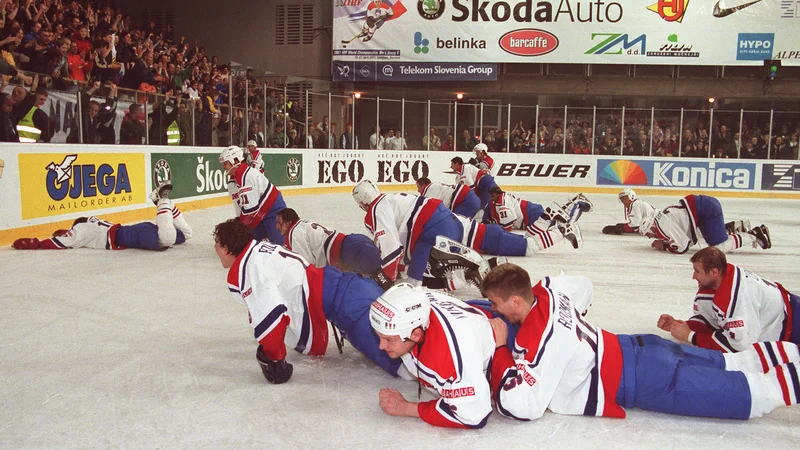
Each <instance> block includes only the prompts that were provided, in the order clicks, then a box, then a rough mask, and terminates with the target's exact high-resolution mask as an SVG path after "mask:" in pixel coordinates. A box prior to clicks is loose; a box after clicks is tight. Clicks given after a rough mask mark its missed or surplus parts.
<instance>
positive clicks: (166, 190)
mask: <svg viewBox="0 0 800 450" xmlns="http://www.w3.org/2000/svg"><path fill="white" fill-rule="evenodd" d="M170 194H172V183H170V182H169V181H165V182H164V183H162V184H160V185H159V186H158V187H157V188H155V189H153V192H151V193H150V195H149V196H148V197H149V198H150V201H152V202H153V204H154V205H157V204H158V201H159V200H161V199H162V198H169V196H170Z"/></svg>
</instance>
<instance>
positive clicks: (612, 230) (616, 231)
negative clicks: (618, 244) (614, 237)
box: [603, 223, 625, 234]
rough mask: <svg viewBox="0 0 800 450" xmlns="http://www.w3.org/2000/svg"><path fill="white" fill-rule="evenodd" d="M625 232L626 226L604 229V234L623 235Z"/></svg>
mask: <svg viewBox="0 0 800 450" xmlns="http://www.w3.org/2000/svg"><path fill="white" fill-rule="evenodd" d="M624 232H625V224H624V223H618V224H616V225H606V226H605V227H603V234H622V233H624Z"/></svg>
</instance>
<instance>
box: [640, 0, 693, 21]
mask: <svg viewBox="0 0 800 450" xmlns="http://www.w3.org/2000/svg"><path fill="white" fill-rule="evenodd" d="M688 6H689V0H658V3H653V4H652V5H650V6H648V7H647V9H648V10H650V11H653V12H654V13H656V14H658V15H659V16H660V17H661V18H662V19H664V20H666V21H667V22H683V16H684V15H685V14H686V8H687V7H688Z"/></svg>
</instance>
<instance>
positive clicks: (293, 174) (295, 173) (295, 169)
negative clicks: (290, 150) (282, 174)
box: [286, 158, 300, 182]
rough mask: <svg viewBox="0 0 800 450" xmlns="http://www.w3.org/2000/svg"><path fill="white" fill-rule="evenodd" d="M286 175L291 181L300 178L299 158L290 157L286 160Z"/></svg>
mask: <svg viewBox="0 0 800 450" xmlns="http://www.w3.org/2000/svg"><path fill="white" fill-rule="evenodd" d="M286 177H287V178H289V181H291V182H295V181H297V179H298V178H300V161H298V160H297V158H289V160H288V161H286Z"/></svg>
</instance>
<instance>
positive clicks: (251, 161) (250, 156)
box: [244, 141, 264, 173]
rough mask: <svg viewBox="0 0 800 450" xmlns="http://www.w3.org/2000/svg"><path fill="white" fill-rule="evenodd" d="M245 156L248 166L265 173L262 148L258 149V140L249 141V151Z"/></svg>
mask: <svg viewBox="0 0 800 450" xmlns="http://www.w3.org/2000/svg"><path fill="white" fill-rule="evenodd" d="M244 156H245V159H246V160H247V165H248V166H250V167H252V168H253V169H256V170H258V171H259V172H261V173H264V160H263V159H261V150H259V149H258V146H257V145H256V141H247V153H246V154H245V155H244Z"/></svg>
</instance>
